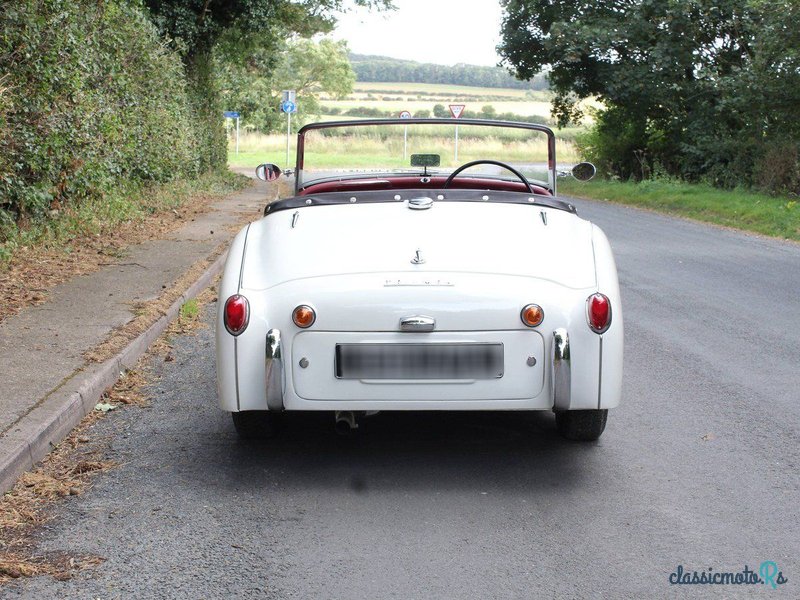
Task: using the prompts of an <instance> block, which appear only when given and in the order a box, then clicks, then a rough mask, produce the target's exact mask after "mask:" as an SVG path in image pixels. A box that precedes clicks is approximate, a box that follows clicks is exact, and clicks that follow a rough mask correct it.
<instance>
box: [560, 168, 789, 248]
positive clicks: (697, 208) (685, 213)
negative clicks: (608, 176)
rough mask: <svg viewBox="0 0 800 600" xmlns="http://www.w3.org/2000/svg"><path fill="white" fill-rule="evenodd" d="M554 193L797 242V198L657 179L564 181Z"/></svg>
mask: <svg viewBox="0 0 800 600" xmlns="http://www.w3.org/2000/svg"><path fill="white" fill-rule="evenodd" d="M558 191H559V193H560V194H565V195H568V196H575V197H578V198H589V199H592V200H606V201H610V202H615V203H618V204H626V205H629V206H637V207H640V208H649V209H652V210H657V211H659V212H662V213H666V214H670V215H678V216H681V217H687V218H690V219H695V220H697V221H705V222H707V223H715V224H717V225H723V226H725V227H732V228H734V229H740V230H742V231H751V232H754V233H760V234H763V235H768V236H772V237H778V238H784V239H787V240H795V241H800V203H798V201H797V199H792V198H786V197H775V196H769V195H767V194H759V193H757V192H750V191H746V190H722V189H719V188H715V187H712V186H709V185H704V184H693V183H683V182H676V181H662V180H653V181H643V182H641V183H633V182H619V181H609V180H604V179H598V180H594V181H590V182H588V183H581V182H578V181H574V180H570V179H566V180H562V181H560V182H559V190H558Z"/></svg>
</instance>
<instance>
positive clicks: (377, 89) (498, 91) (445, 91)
mask: <svg viewBox="0 0 800 600" xmlns="http://www.w3.org/2000/svg"><path fill="white" fill-rule="evenodd" d="M369 93H371V94H373V95H374V94H376V93H379V94H393V95H407V96H418V95H420V94H422V95H429V96H444V97H447V98H451V99H456V98H464V97H469V98H472V97H475V98H488V97H493V96H501V97H503V98H507V99H509V100H525V99H526V98H529V97H531V98H533V99H535V100H542V101H548V100H549V99H550V98H551V97H552V94H551V93H550V92H547V91H531V92H529V91H528V90H514V89H510V88H489V87H472V86H467V85H448V84H444V83H413V82H402V83H398V82H384V81H380V82H379V81H374V82H370V81H359V82H356V84H355V85H354V86H353V94H351V95H353V96H361V95H366V94H369Z"/></svg>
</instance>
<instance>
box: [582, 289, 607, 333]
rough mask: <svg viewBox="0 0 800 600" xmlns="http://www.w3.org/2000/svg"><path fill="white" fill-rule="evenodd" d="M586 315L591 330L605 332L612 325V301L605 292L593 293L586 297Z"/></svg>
mask: <svg viewBox="0 0 800 600" xmlns="http://www.w3.org/2000/svg"><path fill="white" fill-rule="evenodd" d="M586 315H587V318H588V319H589V327H590V328H591V330H592V331H594V332H595V333H604V332H605V331H606V330H607V329H608V327H609V325H611V301H609V299H608V297H607V296H605V295H603V294H600V293H597V294H592V295H591V296H589V297H588V298H587V299H586Z"/></svg>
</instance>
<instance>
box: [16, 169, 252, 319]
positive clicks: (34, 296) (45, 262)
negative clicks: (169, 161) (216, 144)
mask: <svg viewBox="0 0 800 600" xmlns="http://www.w3.org/2000/svg"><path fill="white" fill-rule="evenodd" d="M248 185H251V181H250V180H249V179H248V178H246V177H244V176H241V175H235V174H233V173H230V172H227V171H226V172H220V173H211V174H208V175H205V176H203V177H201V178H199V179H197V180H194V181H181V182H174V183H171V184H168V185H164V186H158V187H151V188H147V189H139V190H136V191H135V192H134V193H132V194H131V195H126V194H124V193H122V192H121V191H120V193H119V194H117V195H114V196H113V197H107V198H106V199H105V200H103V201H102V202H101V201H95V202H91V203H87V204H86V205H84V206H81V207H76V208H75V209H74V210H70V211H64V212H63V214H59V215H56V216H55V217H54V218H53V219H51V220H49V221H48V222H46V223H42V224H39V225H35V226H30V227H27V228H17V229H15V230H14V231H12V232H6V236H5V237H0V240H4V241H1V242H0V322H2V321H3V320H4V319H5V318H7V317H9V316H11V315H13V314H16V313H17V312H19V311H20V310H21V309H22V308H24V307H26V306H31V305H36V304H41V303H42V302H44V301H46V300H47V297H48V293H49V291H50V290H51V289H52V288H53V287H55V286H56V285H57V284H59V283H61V282H63V281H66V280H68V279H70V278H71V277H74V276H77V275H82V274H85V273H90V272H92V271H95V270H97V269H98V268H100V267H101V266H102V265H105V264H109V263H111V262H113V261H114V260H115V259H118V258H119V257H121V256H124V254H125V249H126V247H128V246H130V245H132V244H137V243H140V242H143V241H145V240H148V239H154V238H157V237H159V236H162V235H164V234H165V233H167V232H169V231H172V230H174V229H177V228H178V227H180V226H181V225H183V224H184V223H185V222H187V221H190V220H193V218H194V217H195V216H196V215H198V214H201V213H203V212H205V211H207V210H209V208H210V206H211V204H212V202H213V201H214V200H215V199H217V198H220V197H222V196H225V195H227V194H230V193H231V192H233V191H234V190H237V189H241V188H243V187H246V186H248ZM3 252H5V255H3Z"/></svg>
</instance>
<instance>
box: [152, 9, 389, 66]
mask: <svg viewBox="0 0 800 600" xmlns="http://www.w3.org/2000/svg"><path fill="white" fill-rule="evenodd" d="M144 3H145V5H146V6H147V8H148V9H149V10H150V14H151V15H152V17H153V20H154V21H155V22H156V24H157V25H158V26H159V28H160V29H161V31H162V32H164V33H165V34H167V35H168V36H169V37H170V38H171V39H173V40H175V41H177V42H178V43H180V44H181V45H182V48H183V49H184V51H185V52H186V53H187V54H189V55H191V54H194V53H197V52H206V51H210V50H211V49H212V48H213V46H214V45H215V44H216V43H217V42H218V41H219V40H220V39H221V38H222V37H223V36H225V35H226V34H230V33H231V32H235V34H236V35H235V36H234V37H235V38H237V39H239V40H240V41H241V42H242V43H245V44H246V43H249V42H251V41H252V40H254V39H256V38H254V37H253V34H264V33H266V32H270V31H272V32H275V31H289V32H294V33H297V34H300V35H302V36H306V37H307V36H311V35H313V34H315V33H327V32H329V31H331V29H332V28H333V25H334V23H335V13H336V12H341V11H343V10H345V9H346V4H345V2H344V1H343V0H144ZM350 4H351V5H355V6H368V7H375V8H391V7H392V4H391V0H350ZM230 39H231V38H229V40H230ZM261 39H262V40H263V36H262V37H261Z"/></svg>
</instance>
